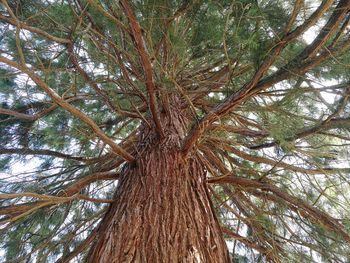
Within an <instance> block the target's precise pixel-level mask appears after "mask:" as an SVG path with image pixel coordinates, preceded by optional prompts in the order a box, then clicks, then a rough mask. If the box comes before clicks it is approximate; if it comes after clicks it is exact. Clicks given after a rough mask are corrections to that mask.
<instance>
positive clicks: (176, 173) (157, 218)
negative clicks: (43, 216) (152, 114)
mask: <svg viewBox="0 0 350 263" xmlns="http://www.w3.org/2000/svg"><path fill="white" fill-rule="evenodd" d="M174 102H176V100H174V99H173V102H172V103H170V105H169V107H168V109H167V111H166V113H162V114H160V115H161V121H162V126H163V128H164V133H165V135H166V136H165V138H163V139H162V140H159V138H158V136H157V134H156V132H155V130H154V127H153V128H148V127H143V130H142V132H141V133H140V135H139V137H140V141H139V144H138V146H137V150H136V151H135V154H136V159H137V161H136V163H135V164H133V165H126V166H125V167H124V169H123V172H122V174H121V177H120V180H119V184H118V188H117V191H116V194H115V202H114V203H113V204H112V206H111V207H110V209H109V211H108V212H107V214H106V216H105V218H104V219H103V221H102V223H101V225H100V227H99V235H98V240H97V241H96V243H95V244H94V246H93V247H92V249H91V251H90V254H89V258H88V261H89V262H94V263H96V262H108V263H110V262H155V263H157V262H229V256H228V252H227V248H226V244H225V241H224V239H223V237H222V233H221V230H220V226H219V224H218V222H217V219H216V217H215V215H214V213H213V210H212V207H211V203H210V199H209V196H208V192H207V188H206V183H205V170H204V169H203V166H202V165H201V163H200V162H199V160H198V159H197V158H196V155H193V156H192V157H189V158H188V159H187V160H185V159H184V158H183V155H182V153H181V151H180V144H181V141H182V139H183V137H184V134H185V129H187V126H188V122H187V119H186V117H185V116H184V114H183V112H181V111H180V110H179V109H178V108H176V103H174Z"/></svg>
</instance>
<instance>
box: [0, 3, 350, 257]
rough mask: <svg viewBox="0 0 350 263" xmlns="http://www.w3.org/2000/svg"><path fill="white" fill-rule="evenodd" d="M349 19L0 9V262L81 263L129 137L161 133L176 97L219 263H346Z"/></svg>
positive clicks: (241, 7) (343, 11) (286, 6)
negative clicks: (219, 239) (185, 115)
mask: <svg viewBox="0 0 350 263" xmlns="http://www.w3.org/2000/svg"><path fill="white" fill-rule="evenodd" d="M349 11H350V1H345V0H339V1H329V0H324V1H316V0H315V1H312V0H293V1H290V0H286V1H284V0H278V1H277V0H236V1H225V0H193V1H185V0H179V1H177V0H138V1H118V0H58V1H51V0H2V1H1V3H0V103H1V104H0V172H1V173H0V191H1V192H0V204H1V207H0V244H1V245H0V246H1V247H0V257H1V259H0V261H1V262H4V261H6V262H56V261H59V260H62V261H61V262H66V260H68V259H70V258H74V260H76V261H73V262H82V261H83V260H84V256H85V255H86V253H87V252H88V249H89V246H90V245H91V242H92V239H93V238H89V237H91V236H92V237H93V235H94V232H93V229H94V228H95V227H96V226H97V224H98V222H99V220H100V219H101V218H102V217H103V215H104V212H105V211H106V209H107V207H108V204H109V203H110V202H112V198H113V193H114V189H115V187H116V185H117V180H118V173H119V172H120V171H121V169H122V167H123V164H125V162H133V160H134V158H136V157H135V156H134V154H135V153H134V144H135V143H136V140H137V138H138V137H137V135H138V133H139V132H140V130H139V127H140V125H141V124H142V123H143V124H146V125H147V124H149V125H155V126H156V128H157V130H158V132H159V134H160V136H161V135H162V132H163V130H164V127H161V126H160V125H159V124H157V114H158V113H159V111H160V110H161V109H162V108H163V107H164V105H166V101H167V98H168V97H169V96H170V95H169V94H177V96H178V97H179V98H181V100H182V102H183V104H182V105H179V107H186V108H188V109H190V111H189V112H190V115H191V120H192V127H191V129H190V130H189V131H188V134H187V136H186V138H185V139H184V141H183V145H182V147H183V152H184V154H189V153H193V152H196V153H198V154H199V155H200V156H201V160H202V164H203V166H205V169H206V171H207V178H208V182H207V183H208V184H209V189H210V193H211V195H212V201H213V205H214V207H215V210H216V212H217V216H218V218H219V220H220V222H221V224H222V227H223V235H224V236H225V238H226V239H227V240H228V241H229V242H228V244H229V248H230V253H231V255H232V256H233V262H267V261H274V262H349V261H350V191H349V187H350V185H349V175H350V164H349V162H348V154H349V149H350V148H349V147H348V145H349V143H350V106H349V96H350V84H349V83H350V70H349V65H350V51H349V48H350V32H349V31H350V27H349V19H350V13H349ZM139 27H140V28H141V30H137V29H138V28H139ZM150 122H151V123H150ZM153 123H154V124H153ZM164 158H166V156H164Z"/></svg>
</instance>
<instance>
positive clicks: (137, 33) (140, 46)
mask: <svg viewBox="0 0 350 263" xmlns="http://www.w3.org/2000/svg"><path fill="white" fill-rule="evenodd" d="M121 4H122V6H123V8H124V9H125V13H126V14H127V16H128V19H129V22H130V27H131V31H132V35H133V37H134V40H135V44H136V48H137V51H138V53H139V55H140V58H141V62H142V67H143V69H144V71H145V75H146V87H147V90H148V95H149V109H150V111H151V114H152V117H153V120H154V123H155V125H156V128H157V132H158V133H159V135H160V136H161V137H164V132H163V128H162V126H161V123H160V120H159V116H158V113H157V99H156V95H155V83H154V79H153V70H152V64H151V61H150V59H149V56H148V54H147V51H146V49H145V46H144V41H143V38H142V33H141V27H140V25H139V23H138V21H137V18H136V16H135V14H134V13H133V11H132V9H131V7H130V6H129V4H128V1H124V0H123V1H121Z"/></svg>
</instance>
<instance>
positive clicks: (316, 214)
mask: <svg viewBox="0 0 350 263" xmlns="http://www.w3.org/2000/svg"><path fill="white" fill-rule="evenodd" d="M208 182H209V183H215V184H225V183H229V184H232V185H234V186H239V187H242V188H253V189H261V190H262V191H269V192H272V193H274V194H275V195H276V196H278V197H279V198H281V199H283V200H284V201H286V202H287V203H289V204H290V205H293V206H294V207H296V208H298V209H301V210H303V211H305V212H307V214H308V216H310V217H311V220H314V221H316V222H319V223H321V224H322V225H324V226H325V227H327V228H328V229H331V230H333V231H335V232H336V233H338V234H340V235H341V236H342V238H344V240H346V241H347V242H348V243H350V236H349V235H348V233H346V232H345V231H344V229H343V226H342V225H340V224H339V223H338V222H337V221H336V220H335V219H334V218H332V217H331V216H329V215H327V214H326V213H324V212H322V211H321V210H318V209H317V208H315V207H313V206H311V205H309V204H307V203H305V202H304V201H303V200H301V199H300V198H297V197H294V196H292V195H290V194H288V193H286V192H285V191H283V190H280V189H279V188H278V187H276V186H274V185H271V184H268V183H263V182H260V181H257V180H250V179H246V178H243V177H236V176H221V177H212V178H209V179H208Z"/></svg>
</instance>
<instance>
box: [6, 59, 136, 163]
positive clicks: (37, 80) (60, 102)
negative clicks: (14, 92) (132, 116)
mask: <svg viewBox="0 0 350 263" xmlns="http://www.w3.org/2000/svg"><path fill="white" fill-rule="evenodd" d="M0 62H3V63H5V64H7V65H9V66H11V67H14V68H16V69H18V70H21V71H22V72H23V73H26V74H27V75H28V76H29V77H30V78H31V79H32V80H33V81H34V82H35V83H36V84H37V85H38V86H39V87H40V88H42V89H43V90H44V91H45V92H46V93H47V94H48V95H49V96H50V97H51V98H52V100H53V101H54V102H56V103H57V104H58V105H60V106H61V107H62V108H64V109H65V110H67V111H68V112H70V113H71V114H73V115H74V116H75V117H77V118H79V119H80V120H82V121H83V122H84V123H86V124H87V125H88V126H89V127H90V128H91V129H92V130H93V131H94V132H95V134H96V135H97V137H99V138H100V139H101V140H102V141H103V142H105V143H106V144H108V145H109V146H110V147H111V148H112V150H113V152H114V153H116V154H118V155H120V156H121V157H122V158H123V159H124V160H126V161H128V162H133V161H134V160H135V158H134V157H133V156H131V155H130V154H129V153H128V152H126V151H125V150H124V149H122V148H121V147H120V146H119V145H118V144H116V143H115V142H114V141H113V140H112V139H111V138H109V137H108V136H107V135H106V134H105V133H104V132H103V131H102V130H101V129H100V128H99V127H98V125H97V124H96V123H95V122H94V121H93V120H92V119H90V118H89V117H88V116H87V115H86V114H85V113H83V112H81V111H80V110H78V109H77V108H75V107H74V106H72V105H71V104H69V103H67V102H66V101H65V100H64V99H62V98H61V97H60V96H59V95H58V94H57V93H56V92H55V91H54V90H53V89H51V88H50V87H49V86H48V85H47V84H46V83H45V82H44V81H43V80H41V79H40V78H39V77H38V76H37V75H36V74H35V73H34V72H33V71H32V70H31V69H29V68H28V67H26V66H24V65H20V64H18V63H16V62H14V61H12V60H9V59H8V58H5V57H2V56H1V57H0Z"/></svg>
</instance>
